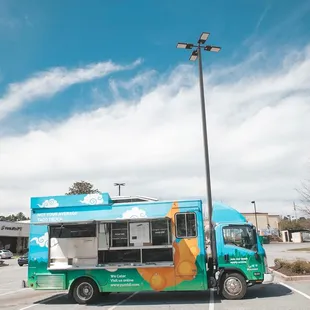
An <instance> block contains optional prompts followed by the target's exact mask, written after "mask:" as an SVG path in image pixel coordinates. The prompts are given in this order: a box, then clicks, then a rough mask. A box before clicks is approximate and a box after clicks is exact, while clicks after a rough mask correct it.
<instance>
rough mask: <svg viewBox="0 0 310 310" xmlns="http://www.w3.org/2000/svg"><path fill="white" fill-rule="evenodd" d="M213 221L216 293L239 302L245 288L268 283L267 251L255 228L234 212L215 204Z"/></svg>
mask: <svg viewBox="0 0 310 310" xmlns="http://www.w3.org/2000/svg"><path fill="white" fill-rule="evenodd" d="M212 222H213V225H214V235H215V240H216V247H215V249H216V260H217V272H216V280H217V287H218V291H219V292H221V294H222V295H223V297H225V298H226V299H240V298H243V296H244V295H245V293H246V290H247V287H249V286H252V285H254V284H262V283H271V282H272V281H273V275H272V274H271V273H270V272H269V269H268V265H267V258H266V252H265V249H264V248H263V246H262V244H261V243H260V240H259V237H258V234H257V231H256V228H255V226H253V225H252V224H251V223H248V222H247V220H246V219H245V217H244V216H243V215H242V214H241V213H239V212H238V211H237V210H235V209H233V208H231V207H229V206H227V205H222V204H215V205H214V209H213V216H212Z"/></svg>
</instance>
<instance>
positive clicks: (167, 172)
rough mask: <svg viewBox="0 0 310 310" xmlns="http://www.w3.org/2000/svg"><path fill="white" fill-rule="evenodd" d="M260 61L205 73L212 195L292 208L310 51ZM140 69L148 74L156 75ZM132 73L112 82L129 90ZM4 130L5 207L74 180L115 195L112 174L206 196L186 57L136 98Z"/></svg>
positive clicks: (152, 190)
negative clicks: (21, 129)
mask: <svg viewBox="0 0 310 310" xmlns="http://www.w3.org/2000/svg"><path fill="white" fill-rule="evenodd" d="M259 61H261V60H260V59H259V58H258V59H257V62H259ZM257 62H256V61H255V60H251V62H250V63H249V62H246V63H247V65H246V66H245V67H244V66H243V64H240V65H237V66H234V67H231V68H225V70H227V72H230V73H229V74H230V75H231V78H229V79H221V78H220V77H219V73H218V72H220V74H223V72H224V70H215V71H212V70H211V71H210V72H208V73H207V75H206V79H205V81H206V100H207V113H208V133H209V138H210V159H211V173H212V189H213V197H214V199H217V200H222V201H223V202H227V203H229V204H231V205H232V206H234V207H237V208H239V209H241V210H244V211H252V205H251V203H250V202H251V200H253V199H254V200H256V202H257V208H258V211H269V212H272V213H281V214H282V213H292V214H293V200H294V199H298V195H297V193H296V192H295V190H294V188H296V187H297V186H298V185H299V184H300V180H301V179H303V178H304V177H305V176H306V172H308V171H306V166H307V164H308V160H309V153H310V139H309V134H308V133H309V132H310V122H309V119H310V91H309V85H310V84H309V83H310V73H309V72H310V52H309V49H305V50H303V51H300V52H299V53H297V54H296V52H295V51H293V52H292V54H290V55H288V57H287V58H285V59H283V64H284V65H283V67H279V68H275V69H273V70H272V69H271V68H269V70H264V71H262V70H259V67H258V66H257ZM251 66H253V67H255V70H253V69H252V70H251ZM237 70H238V71H237ZM240 70H242V74H241V72H240ZM144 77H149V78H150V79H151V81H152V83H154V79H153V78H154V76H153V75H152V74H150V75H149V76H148V75H147V74H144ZM132 81H136V83H137V84H139V83H140V81H141V79H139V78H138V77H136V78H133V79H131V80H130V81H129V82H128V84H124V83H123V82H122V83H123V84H122V83H120V82H118V81H115V85H117V86H118V87H119V85H125V86H126V85H131V87H127V89H128V91H129V93H130V91H131V89H132V87H133V86H135V83H134V82H132ZM125 88H126V87H125ZM14 90H15V92H19V90H18V89H14ZM11 96H13V97H14V96H15V93H14V92H12V93H11ZM0 139H1V140H0V145H1V150H0V171H1V174H0V196H1V200H0V209H1V211H2V212H13V211H19V210H22V211H27V210H28V208H29V197H30V196H38V195H53V194H55V195H58V194H63V193H65V192H66V191H67V190H68V187H69V186H70V185H71V184H72V183H73V182H74V181H76V180H80V179H86V180H88V181H90V182H92V183H94V185H95V187H96V188H99V189H100V190H102V191H104V192H110V193H111V194H112V195H115V194H116V193H117V188H115V187H114V186H113V183H114V182H126V187H125V188H122V193H123V194H133V195H134V194H140V195H146V196H154V197H159V198H172V199H176V198H182V197H201V196H204V195H205V176H204V160H203V148H202V134H201V117H200V103H199V88H198V84H197V76H196V68H195V70H194V68H193V67H190V66H180V67H177V68H176V69H175V70H174V71H173V72H172V73H171V74H170V75H166V76H164V77H161V78H159V79H157V80H156V85H155V84H154V85H153V87H150V88H147V91H146V92H145V93H144V95H143V96H141V97H140V98H139V99H134V100H133V99H132V100H130V101H128V100H127V101H126V100H125V99H120V100H117V101H116V102H115V103H114V104H113V105H108V106H104V107H102V108H99V109H97V110H95V111H92V112H87V113H84V114H79V115H74V116H72V117H71V118H70V119H68V120H67V121H66V122H62V123H59V124H51V126H50V128H49V129H46V127H44V129H42V130H41V131H39V130H36V131H31V132H29V133H27V134H25V135H23V136H18V137H3V138H0Z"/></svg>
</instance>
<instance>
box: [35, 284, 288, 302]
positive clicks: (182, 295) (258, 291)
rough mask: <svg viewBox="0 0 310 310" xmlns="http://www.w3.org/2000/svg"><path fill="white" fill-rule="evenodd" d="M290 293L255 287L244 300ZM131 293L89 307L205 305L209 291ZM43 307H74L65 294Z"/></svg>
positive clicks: (276, 286)
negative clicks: (120, 304)
mask: <svg viewBox="0 0 310 310" xmlns="http://www.w3.org/2000/svg"><path fill="white" fill-rule="evenodd" d="M291 294H292V291H291V290H290V289H288V288H286V287H284V286H282V285H280V284H270V285H257V286H254V287H251V288H249V289H248V291H247V294H246V295H245V297H244V298H243V299H244V300H251V299H256V298H259V299H263V298H273V297H281V296H287V295H291ZM131 295H132V293H113V294H110V295H107V296H106V295H105V296H100V297H99V298H98V300H97V301H96V303H94V304H91V305H89V306H115V305H117V304H119V303H122V306H135V305H137V306H138V305H142V306H143V305H149V306H151V305H181V304H182V305H193V304H195V305H203V304H205V305H207V304H209V302H210V291H202V292H161V293H156V292H140V293H138V294H136V295H134V296H132V297H131V298H130V299H128V300H126V299H127V298H128V297H129V296H131ZM213 302H214V304H218V303H221V302H222V300H221V297H220V296H218V295H217V294H216V292H214V301H213ZM38 303H39V304H44V305H74V304H76V303H75V302H74V301H72V300H71V299H69V298H68V295H67V294H58V295H54V296H53V297H52V298H48V299H44V300H40V301H37V302H36V304H38Z"/></svg>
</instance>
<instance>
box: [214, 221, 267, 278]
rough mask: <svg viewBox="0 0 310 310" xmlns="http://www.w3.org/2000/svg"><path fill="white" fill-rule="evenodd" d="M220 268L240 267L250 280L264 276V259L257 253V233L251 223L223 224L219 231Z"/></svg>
mask: <svg viewBox="0 0 310 310" xmlns="http://www.w3.org/2000/svg"><path fill="white" fill-rule="evenodd" d="M219 228H220V227H219ZM218 237H220V240H221V242H217V251H218V262H219V267H220V268H225V269H238V270H240V271H242V272H243V274H244V275H245V276H246V277H247V279H248V280H257V279H259V278H261V276H263V273H264V270H263V265H264V263H263V259H262V257H261V256H260V255H258V254H257V249H258V245H257V235H256V232H255V230H254V229H253V227H252V226H250V225H223V226H222V227H221V230H220V232H218V233H217V241H219V239H218Z"/></svg>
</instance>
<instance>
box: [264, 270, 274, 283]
mask: <svg viewBox="0 0 310 310" xmlns="http://www.w3.org/2000/svg"><path fill="white" fill-rule="evenodd" d="M273 280H274V274H273V273H272V272H271V273H264V281H263V284H270V283H272V282H273Z"/></svg>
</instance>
